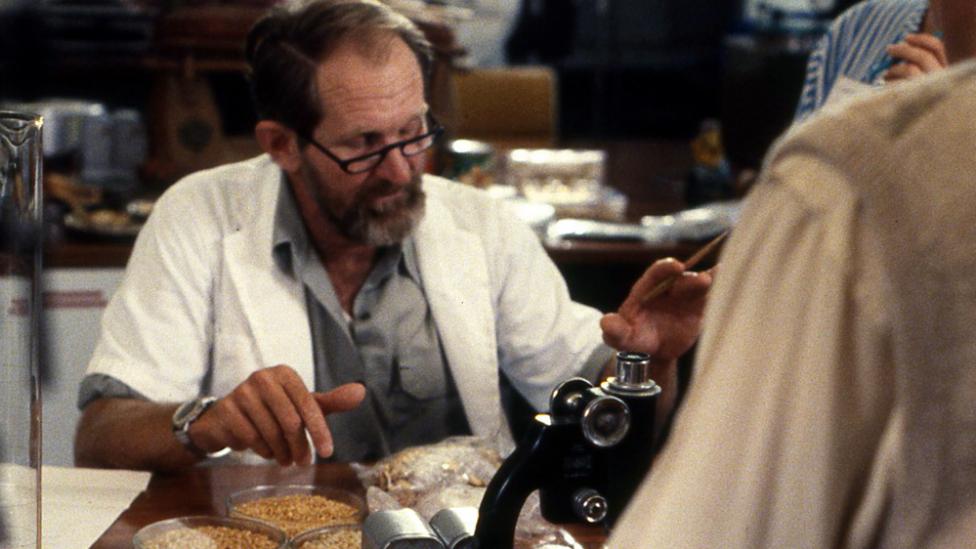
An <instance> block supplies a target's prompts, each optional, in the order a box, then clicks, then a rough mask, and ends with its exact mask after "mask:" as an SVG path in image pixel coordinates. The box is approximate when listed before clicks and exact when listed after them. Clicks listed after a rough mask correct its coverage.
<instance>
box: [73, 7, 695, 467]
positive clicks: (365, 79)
mask: <svg viewBox="0 0 976 549" xmlns="http://www.w3.org/2000/svg"><path fill="white" fill-rule="evenodd" d="M247 56H248V61H249V63H250V66H251V69H252V75H251V76H252V86H253V92H254V99H255V102H256V106H257V110H258V113H259V117H260V121H259V123H258V124H257V126H256V129H255V135H256V137H257V141H258V143H260V145H261V147H262V148H263V150H264V151H265V153H266V154H264V155H262V156H260V157H258V158H255V159H252V160H249V161H245V162H242V163H238V164H232V165H228V166H223V167H219V168H216V169H213V170H209V171H205V172H201V173H198V174H193V175H191V176H189V177H187V178H186V179H185V180H183V181H181V182H178V183H177V184H175V185H174V186H173V187H172V188H171V189H169V190H168V191H167V192H166V193H165V195H164V196H163V197H161V199H160V200H159V201H158V203H157V206H156V209H155V211H154V212H153V215H152V217H151V218H150V220H149V221H148V223H147V224H146V227H145V228H144V229H143V231H142V233H141V234H140V236H139V239H138V241H137V242H136V246H135V249H134V251H133V255H132V259H131V261H130V263H129V265H128V268H127V273H126V276H125V280H124V282H123V284H122V286H121V287H120V289H119V291H118V293H117V294H116V295H115V296H114V297H113V299H112V301H111V303H110V305H109V306H108V308H107V309H106V312H105V316H104V320H103V332H102V337H101V339H100V341H99V344H98V346H97V348H96V351H95V354H94V356H93V358H92V360H91V363H90V365H89V369H88V375H87V376H86V378H85V380H84V381H83V385H82V389H81V394H80V406H82V407H83V409H84V411H83V415H82V419H81V421H80V422H79V427H78V433H77V438H76V461H77V463H78V464H81V465H89V466H108V467H128V468H146V469H168V468H173V467H179V466H184V465H187V464H191V463H194V462H196V461H199V460H201V459H204V458H205V457H206V456H209V455H212V454H213V453H215V452H217V451H220V450H222V449H224V448H228V447H229V448H231V449H234V450H251V451H253V452H254V453H256V454H258V455H260V456H262V457H264V458H273V459H275V460H277V461H278V462H279V463H281V464H288V463H293V462H298V463H307V462H308V461H310V460H311V458H312V451H311V449H310V448H309V446H308V443H307V440H306V433H307V434H308V436H309V438H310V439H311V442H312V444H313V447H314V450H315V452H317V453H318V454H320V455H321V456H330V455H331V456H334V457H335V459H341V460H345V461H349V460H369V459H376V458H378V457H381V456H383V455H386V454H388V453H390V452H393V451H396V450H398V449H401V448H404V447H407V446H410V445H416V444H421V443H426V442H432V441H436V440H440V439H442V438H444V437H447V436H450V435H456V434H465V433H474V434H478V435H485V436H491V435H494V434H496V433H498V432H500V431H504V429H505V427H504V423H503V422H502V415H501V412H502V410H501V406H500V397H499V389H498V380H499V370H501V371H503V372H505V373H506V374H507V376H508V377H509V378H510V379H511V380H512V383H513V385H514V386H515V387H516V388H517V389H518V390H519V391H520V392H521V394H522V395H524V396H525V397H526V398H527V399H528V400H529V402H530V403H532V404H533V405H535V406H536V407H538V408H543V407H545V406H546V404H547V402H546V401H547V397H548V394H549V392H550V390H551V389H552V387H553V386H554V385H555V384H556V383H557V382H559V381H561V380H562V379H565V378H567V377H570V376H574V375H583V376H586V377H589V378H591V379H594V378H596V377H598V376H599V373H600V370H601V368H602V367H603V365H604V363H605V361H606V358H607V355H608V354H609V349H608V348H607V347H606V346H605V344H604V343H603V342H602V341H601V339H602V338H604V337H605V338H606V340H607V342H609V343H610V344H612V345H615V346H619V347H621V348H627V349H629V350H635V351H645V352H648V353H650V354H652V356H653V357H654V358H655V359H656V360H655V361H656V364H657V366H658V368H659V369H658V373H659V376H660V377H661V379H662V382H664V383H663V384H664V385H665V389H668V383H667V382H668V381H669V380H670V379H673V374H674V367H675V366H674V363H675V358H676V357H677V356H678V355H680V354H681V353H683V352H684V351H685V350H686V349H687V348H688V347H689V346H690V345H691V343H692V341H693V339H694V337H695V336H696V335H697V332H698V324H699V321H700V317H701V312H702V307H703V301H704V294H705V292H706V290H707V288H708V286H709V284H710V277H709V276H708V275H702V276H694V275H686V276H682V277H681V279H680V280H679V281H678V283H677V284H676V285H675V286H674V288H673V290H672V291H671V292H670V293H669V294H667V295H665V296H662V297H661V298H659V299H657V300H653V301H652V302H651V303H642V302H641V301H640V299H639V296H640V295H642V294H643V293H645V292H646V291H647V290H648V289H649V288H650V287H652V286H653V285H654V284H656V283H657V282H658V281H660V280H662V279H663V278H665V277H669V276H673V275H676V274H680V273H681V272H682V270H683V266H682V265H681V264H680V263H678V262H675V261H664V262H659V263H657V264H655V265H654V266H652V267H651V268H650V269H649V270H648V272H647V273H646V274H645V276H644V277H643V278H642V279H641V280H640V281H638V283H637V284H636V285H635V287H634V289H633V293H632V295H631V297H629V298H628V301H627V302H625V304H624V305H623V306H622V307H621V310H620V311H619V312H618V313H615V314H613V315H608V316H607V317H606V318H603V319H601V316H600V314H599V313H598V312H597V311H595V310H593V309H590V308H588V307H584V306H582V305H580V304H577V303H574V302H572V301H571V300H570V299H569V296H568V292H567V290H566V286H565V283H564V282H563V281H562V279H561V278H560V276H559V273H558V271H557V270H556V268H555V267H554V265H553V264H552V262H551V261H550V260H549V259H548V257H547V255H546V254H545V252H544V250H543V249H542V247H541V245H540V244H539V242H538V240H537V238H536V237H535V235H534V234H533V233H532V232H531V231H530V230H529V229H528V228H527V227H526V226H524V225H523V224H521V223H519V222H518V221H517V220H516V219H515V218H514V217H513V216H512V215H511V214H510V212H509V211H508V210H507V209H506V207H505V206H504V205H503V204H500V203H498V202H496V201H494V200H492V199H490V198H489V197H488V196H487V195H485V194H483V193H482V192H480V191H477V190H475V189H472V188H468V187H464V186H461V185H457V184H453V183H451V182H448V181H445V180H442V179H439V178H436V177H432V176H428V175H423V168H424V153H425V151H426V150H427V149H429V148H430V147H431V146H432V145H433V143H434V141H435V139H436V138H437V136H438V134H439V133H440V131H441V130H440V127H439V126H438V125H437V122H436V120H434V119H433V117H431V116H430V114H429V112H428V104H427V101H426V97H425V88H426V75H427V70H428V66H429V64H430V48H429V45H428V44H427V42H426V41H425V40H424V38H423V35H422V34H421V33H420V32H418V30H417V29H416V27H414V25H413V24H411V23H410V22H409V21H408V20H406V19H405V18H403V17H402V16H400V15H398V14H396V13H395V12H393V11H391V10H390V9H389V8H388V7H386V6H384V5H383V4H380V3H378V2H374V1H371V0H361V1H360V0H322V1H316V2H310V3H306V4H305V5H304V6H303V7H300V8H298V9H286V8H278V9H275V10H274V11H272V12H271V13H270V14H269V15H268V16H267V17H265V18H264V19H262V20H261V21H259V22H258V23H257V24H256V25H255V27H254V29H253V30H252V32H251V34H250V36H249V38H248V44H247ZM601 321H602V322H603V327H604V329H603V333H602V334H601V329H600V327H599V324H600V322H601ZM181 402H182V403H183V404H182V405H181V404H179V403H181ZM662 402H664V403H665V404H664V405H667V399H666V398H665V399H662ZM336 412H344V413H336ZM330 414H333V415H330ZM327 416H328V422H327V421H326V417H327Z"/></svg>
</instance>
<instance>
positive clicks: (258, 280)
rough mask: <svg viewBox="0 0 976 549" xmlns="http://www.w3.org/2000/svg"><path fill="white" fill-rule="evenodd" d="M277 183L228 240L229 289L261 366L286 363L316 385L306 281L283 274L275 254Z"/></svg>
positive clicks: (308, 384) (227, 267)
mask: <svg viewBox="0 0 976 549" xmlns="http://www.w3.org/2000/svg"><path fill="white" fill-rule="evenodd" d="M278 189H279V187H278V185H270V184H269V185H266V186H265V187H264V188H262V190H261V194H262V196H261V197H260V198H259V199H258V202H256V203H258V204H261V205H262V206H261V207H259V209H258V211H257V212H256V214H255V216H254V218H253V221H254V222H253V223H251V224H249V225H245V226H243V227H241V230H240V231H238V232H235V233H233V234H231V235H230V236H229V237H227V239H226V240H225V242H224V253H225V255H226V258H225V261H224V268H225V270H226V282H227V284H228V286H229V287H228V288H226V289H225V290H226V291H229V292H233V294H234V295H233V296H232V298H231V299H232V300H236V302H237V303H239V306H240V314H241V316H242V319H243V320H242V323H243V324H246V325H247V326H248V327H249V328H250V329H249V332H250V333H249V335H250V336H251V337H252V338H253V340H254V342H255V347H256V348H257V350H258V355H259V356H257V357H255V359H256V360H257V361H258V364H257V367H258V368H261V367H268V366H276V365H278V364H287V365H289V366H291V367H292V368H294V369H295V371H296V372H298V374H299V375H300V376H301V378H302V380H303V381H304V382H305V385H306V386H307V387H309V388H312V387H314V386H315V385H314V384H315V376H314V366H313V362H312V360H313V359H312V340H311V333H310V329H309V323H308V313H307V309H306V305H305V294H304V289H303V286H302V284H301V283H300V282H299V281H297V280H295V279H294V278H292V277H291V276H289V275H288V274H286V273H283V272H282V271H281V270H280V269H279V268H278V266H277V265H276V264H275V262H274V258H273V257H272V255H271V241H272V234H273V225H274V212H275V210H276V207H275V205H276V203H277V197H278Z"/></svg>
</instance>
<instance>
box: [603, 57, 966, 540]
mask: <svg viewBox="0 0 976 549" xmlns="http://www.w3.org/2000/svg"><path fill="white" fill-rule="evenodd" d="M676 421H677V423H676V425H675V429H674V431H673V433H672V436H671V439H670V440H669V442H668V444H667V446H666V448H665V449H664V451H663V453H662V454H661V455H660V456H659V458H658V460H657V461H656V463H655V464H654V468H653V470H652V472H651V474H650V476H649V477H648V478H647V479H646V480H645V481H644V483H643V484H642V486H641V488H640V490H639V491H638V493H637V495H636V496H635V498H634V500H633V501H632V502H631V505H630V507H629V508H628V510H627V511H626V513H625V515H624V516H623V517H622V519H621V521H620V522H619V523H618V526H617V528H616V529H615V531H614V533H613V536H612V537H611V540H610V547H613V548H620V549H634V548H641V547H654V548H658V547H659V548H664V549H680V548H709V549H713V548H741V547H769V548H783V549H800V548H811V549H824V548H831V547H838V548H840V547H843V548H868V547H884V548H906V549H909V548H910V549H922V548H936V547H939V548H943V547H944V548H947V549H948V548H953V549H958V548H965V547H976V64H973V63H969V64H965V65H962V66H959V67H957V68H955V69H953V70H951V71H947V72H944V73H943V74H941V75H938V76H933V77H928V78H925V79H922V80H920V81H917V82H907V83H902V84H898V85H895V86H892V87H891V88H889V89H887V90H885V91H883V92H880V93H877V94H871V95H870V96H868V97H864V98H860V99H855V100H852V101H850V102H847V103H845V104H840V105H836V106H829V107H827V108H825V109H824V110H823V111H822V112H821V114H820V115H819V116H817V117H814V118H813V119H811V120H809V121H808V122H807V123H805V124H803V125H800V126H798V127H795V128H793V129H792V130H791V131H790V132H789V134H788V135H786V136H785V137H784V138H783V139H782V140H781V142H780V143H779V144H778V146H777V147H776V148H775V150H774V151H773V152H772V153H771V154H770V156H769V157H768V159H767V162H766V166H765V168H764V172H763V175H762V176H761V178H760V182H759V183H758V185H757V187H756V188H755V189H754V191H753V192H752V194H751V195H750V197H749V198H748V203H747V206H746V209H745V211H744V213H743V216H742V220H741V222H740V223H739V225H738V226H737V227H736V228H735V230H734V234H733V236H732V238H731V240H730V242H729V243H728V246H727V247H726V249H725V250H724V252H723V255H722V260H721V266H720V272H719V274H718V279H717V282H716V285H715V287H714V293H713V295H712V296H711V301H710V303H709V306H708V310H707V313H706V324H705V331H704V336H703V340H702V342H701V346H700V349H699V354H698V358H697V365H696V371H695V374H694V377H693V379H692V382H691V388H690V391H689V393H688V397H687V400H686V402H685V405H684V407H683V408H682V409H681V411H680V412H679V415H678V418H677V420H676Z"/></svg>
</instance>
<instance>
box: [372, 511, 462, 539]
mask: <svg viewBox="0 0 976 549" xmlns="http://www.w3.org/2000/svg"><path fill="white" fill-rule="evenodd" d="M363 549H445V547H444V544H443V543H442V542H441V541H440V538H438V537H437V534H435V533H434V531H433V530H431V528H430V526H428V524H427V522H426V521H424V519H423V518H422V517H421V516H420V515H419V514H417V512H416V511H414V510H413V509H396V510H391V511H377V512H375V513H371V514H370V515H369V516H368V517H366V521H365V522H364V523H363Z"/></svg>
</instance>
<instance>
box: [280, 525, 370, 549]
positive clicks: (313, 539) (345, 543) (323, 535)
mask: <svg viewBox="0 0 976 549" xmlns="http://www.w3.org/2000/svg"><path fill="white" fill-rule="evenodd" d="M291 546H292V549H360V548H361V547H362V546H363V531H362V528H361V527H360V526H359V525H358V524H342V525H339V526H326V527H325V528H316V529H315V530H309V531H308V532H305V533H303V534H299V535H298V536H295V539H293V540H292V541H291Z"/></svg>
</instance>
